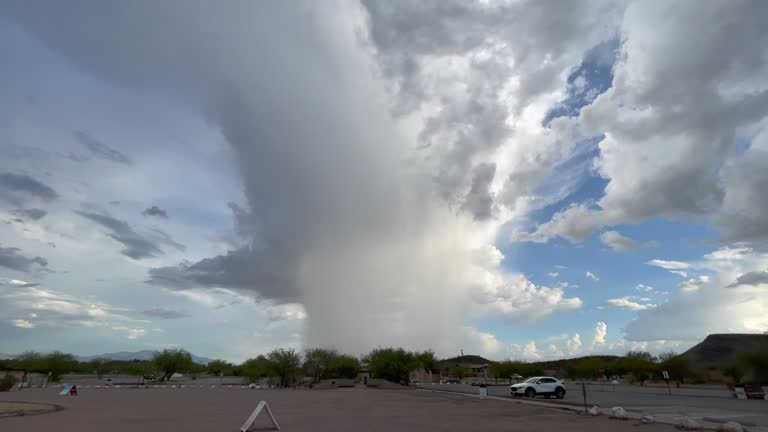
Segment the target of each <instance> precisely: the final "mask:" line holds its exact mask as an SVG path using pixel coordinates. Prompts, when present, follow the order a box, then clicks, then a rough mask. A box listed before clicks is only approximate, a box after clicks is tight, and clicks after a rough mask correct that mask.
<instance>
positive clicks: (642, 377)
mask: <svg viewBox="0 0 768 432" xmlns="http://www.w3.org/2000/svg"><path fill="white" fill-rule="evenodd" d="M557 363H558V364H557V366H556V367H553V369H556V370H557V373H558V374H560V375H562V376H565V377H567V378H571V379H602V378H606V379H609V378H612V377H623V378H627V379H629V381H630V382H635V383H638V384H640V385H643V384H644V383H645V382H646V381H648V380H651V379H655V380H661V379H663V372H664V371H666V372H667V373H668V374H669V379H670V381H671V382H674V383H676V385H677V386H679V385H680V384H684V383H685V382H686V381H699V382H705V381H707V379H705V378H704V377H703V375H705V374H708V372H715V371H716V372H719V373H720V374H721V375H723V376H725V377H728V378H730V379H731V380H732V381H733V383H735V384H739V383H741V382H742V381H743V380H745V378H746V379H749V380H751V381H753V382H755V383H763V384H766V383H768V344H766V345H764V346H762V347H761V348H759V349H757V350H756V351H753V352H748V353H744V354H742V355H740V356H738V357H737V358H736V359H735V360H733V361H731V362H729V363H727V364H725V365H724V366H722V367H720V368H719V370H714V371H706V370H701V369H699V368H697V367H696V365H694V364H691V362H690V360H689V359H688V358H687V357H685V356H682V355H678V354H676V353H674V352H666V353H661V354H659V355H658V356H655V355H653V354H651V353H649V352H646V351H629V352H627V353H626V354H625V355H624V356H621V357H609V356H592V357H583V358H578V359H570V360H562V361H558V362H557ZM494 366H495V367H496V368H497V369H499V368H500V369H501V372H500V373H502V375H503V376H504V377H508V376H511V375H512V374H514V373H518V374H520V375H523V376H531V375H526V374H525V373H523V372H521V371H522V370H525V367H531V365H525V364H522V363H519V362H517V363H515V362H502V363H498V364H496V365H494ZM494 366H492V367H491V370H493V369H494Z"/></svg>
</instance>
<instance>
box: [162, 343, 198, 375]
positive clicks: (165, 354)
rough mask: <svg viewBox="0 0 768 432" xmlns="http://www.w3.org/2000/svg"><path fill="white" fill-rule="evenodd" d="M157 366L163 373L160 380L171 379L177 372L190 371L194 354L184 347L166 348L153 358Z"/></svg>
mask: <svg viewBox="0 0 768 432" xmlns="http://www.w3.org/2000/svg"><path fill="white" fill-rule="evenodd" d="M152 361H153V362H154V364H155V367H156V368H157V369H158V370H159V371H161V372H162V373H163V376H162V378H160V381H161V382H162V381H167V380H170V379H171V377H172V376H173V374H175V373H176V372H182V371H189V370H190V369H192V368H193V366H194V362H193V361H192V354H190V353H189V352H188V351H185V350H183V349H173V348H169V349H164V350H162V351H161V352H159V353H156V354H155V357H154V358H153V359H152Z"/></svg>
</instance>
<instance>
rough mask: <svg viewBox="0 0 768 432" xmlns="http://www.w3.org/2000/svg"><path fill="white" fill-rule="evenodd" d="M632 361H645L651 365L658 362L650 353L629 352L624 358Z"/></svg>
mask: <svg viewBox="0 0 768 432" xmlns="http://www.w3.org/2000/svg"><path fill="white" fill-rule="evenodd" d="M624 357H627V358H630V359H636V360H643V361H646V362H650V363H655V362H656V360H657V359H656V357H654V355H653V354H651V353H649V352H648V351H629V352H627V354H626V355H625V356H624Z"/></svg>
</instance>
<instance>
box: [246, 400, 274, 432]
mask: <svg viewBox="0 0 768 432" xmlns="http://www.w3.org/2000/svg"><path fill="white" fill-rule="evenodd" d="M264 408H266V409H267V415H268V416H269V420H270V421H271V422H272V426H273V427H274V428H275V429H277V430H280V425H279V424H277V420H275V416H274V415H272V410H270V409H269V405H267V401H261V402H259V404H258V405H256V409H255V410H253V412H252V413H251V415H250V416H249V417H248V419H247V420H246V421H245V423H243V427H241V428H240V432H248V429H250V428H251V426H253V422H254V421H256V417H258V416H259V414H260V413H261V410H263V409H264Z"/></svg>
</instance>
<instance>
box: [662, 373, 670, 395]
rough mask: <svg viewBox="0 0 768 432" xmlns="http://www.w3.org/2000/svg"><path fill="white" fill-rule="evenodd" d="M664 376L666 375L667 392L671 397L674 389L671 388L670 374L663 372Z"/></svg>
mask: <svg viewBox="0 0 768 432" xmlns="http://www.w3.org/2000/svg"><path fill="white" fill-rule="evenodd" d="M661 374H662V375H664V381H666V382H667V391H669V395H670V396H672V387H670V386H669V372H667V371H662V372H661Z"/></svg>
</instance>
